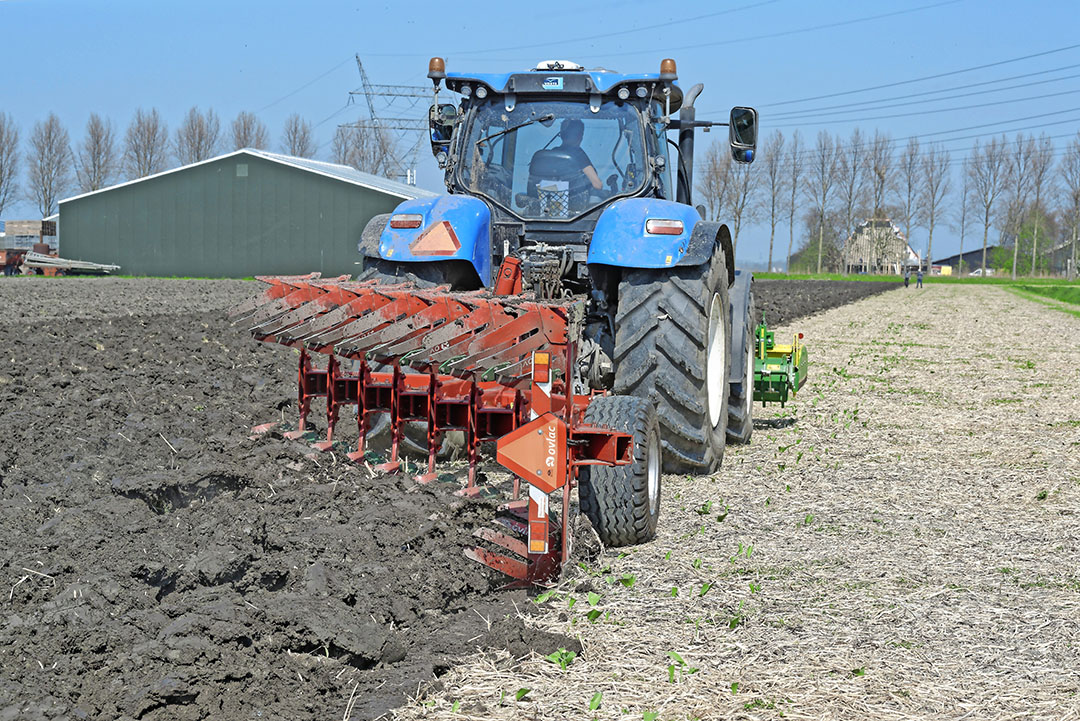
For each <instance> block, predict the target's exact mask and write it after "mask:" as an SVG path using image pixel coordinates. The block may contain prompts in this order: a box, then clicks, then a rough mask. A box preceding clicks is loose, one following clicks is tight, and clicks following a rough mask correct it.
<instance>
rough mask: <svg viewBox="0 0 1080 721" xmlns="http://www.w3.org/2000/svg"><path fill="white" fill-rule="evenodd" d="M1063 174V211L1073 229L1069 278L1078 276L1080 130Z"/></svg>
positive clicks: (1062, 161)
mask: <svg viewBox="0 0 1080 721" xmlns="http://www.w3.org/2000/svg"><path fill="white" fill-rule="evenodd" d="M1058 173H1059V174H1060V176H1061V186H1062V187H1061V189H1062V200H1063V201H1064V202H1063V206H1064V208H1063V211H1064V214H1065V217H1066V218H1067V222H1068V224H1069V227H1070V228H1071V229H1072V263H1070V264H1069V280H1073V279H1075V278H1076V271H1077V268H1076V244H1077V239H1078V237H1080V132H1078V133H1077V134H1076V137H1075V138H1073V139H1072V141H1071V142H1070V143H1069V148H1068V150H1066V151H1065V157H1063V158H1062V159H1061V167H1060V168H1059V169H1058Z"/></svg>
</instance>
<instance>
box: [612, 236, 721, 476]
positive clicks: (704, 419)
mask: <svg viewBox="0 0 1080 721" xmlns="http://www.w3.org/2000/svg"><path fill="white" fill-rule="evenodd" d="M730 347H731V327H730V312H729V308H728V271H727V258H726V257H725V255H724V251H723V250H722V249H721V248H720V247H717V248H716V249H715V251H714V253H713V256H712V258H711V259H710V260H709V261H708V262H706V263H703V264H701V265H697V266H688V267H676V268H670V269H665V270H630V271H627V272H626V273H625V274H624V275H623V280H622V282H621V283H620V284H619V305H618V310H617V312H616V316H615V364H616V365H615V393H616V394H618V395H632V396H637V397H638V398H641V399H643V400H646V401H648V402H649V403H650V404H652V405H653V406H654V407H655V408H656V415H657V419H658V421H659V424H660V436H661V439H662V441H663V447H664V471H665V472H667V473H712V472H713V471H715V470H716V469H717V468H719V467H720V464H721V462H722V461H723V458H724V443H725V435H726V431H727V419H728V410H727V406H728V393H729V383H728V368H729V359H728V350H729V349H730Z"/></svg>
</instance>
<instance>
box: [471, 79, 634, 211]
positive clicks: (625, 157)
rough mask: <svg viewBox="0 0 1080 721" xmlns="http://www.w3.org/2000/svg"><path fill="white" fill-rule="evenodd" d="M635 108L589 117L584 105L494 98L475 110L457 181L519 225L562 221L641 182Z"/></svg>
mask: <svg viewBox="0 0 1080 721" xmlns="http://www.w3.org/2000/svg"><path fill="white" fill-rule="evenodd" d="M643 138H644V134H643V132H642V129H641V115H640V112H639V110H638V108H637V107H636V106H635V105H634V104H632V103H630V102H623V101H620V100H609V101H607V102H604V103H603V104H602V105H601V106H600V109H599V112H595V113H594V112H592V110H591V109H590V108H589V105H588V103H587V102H584V101H580V102H575V101H569V100H546V99H545V100H542V101H539V100H538V101H535V102H519V103H518V104H517V105H516V107H515V108H514V109H513V110H511V111H509V112H508V111H507V110H506V108H505V106H504V102H503V99H502V98H500V97H494V98H492V99H491V101H489V102H487V103H482V104H479V105H477V106H475V109H474V111H473V117H472V122H471V124H470V126H469V129H468V135H467V137H466V138H465V141H464V145H463V146H462V147H461V157H462V162H461V165H460V170H459V174H460V175H459V180H460V182H461V184H462V185H464V186H465V187H466V188H468V190H469V191H470V192H475V193H478V194H481V195H484V196H487V197H488V198H490V199H491V200H493V201H495V202H496V203H498V204H499V205H501V206H502V207H503V208H505V209H506V210H509V211H510V212H512V213H514V214H515V215H517V216H519V217H521V218H524V219H570V218H574V217H577V216H579V215H581V214H582V213H584V212H586V211H588V210H590V209H592V208H595V207H596V206H597V205H599V204H601V203H603V202H604V201H606V200H607V199H608V198H610V197H612V196H614V195H622V194H632V193H635V192H637V191H638V190H640V189H641V187H642V185H643V184H644V183H645V178H646V173H645V169H646V162H645V150H644V140H643Z"/></svg>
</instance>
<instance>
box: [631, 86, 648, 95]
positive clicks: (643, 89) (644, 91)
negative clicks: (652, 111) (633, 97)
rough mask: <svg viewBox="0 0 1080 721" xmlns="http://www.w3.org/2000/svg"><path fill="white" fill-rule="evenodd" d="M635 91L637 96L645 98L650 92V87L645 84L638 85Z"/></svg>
mask: <svg viewBox="0 0 1080 721" xmlns="http://www.w3.org/2000/svg"><path fill="white" fill-rule="evenodd" d="M634 92H636V93H637V96H638V97H639V98H644V97H645V96H646V95H648V94H649V89H648V88H647V87H645V86H644V85H638V86H637V90H636V91H634Z"/></svg>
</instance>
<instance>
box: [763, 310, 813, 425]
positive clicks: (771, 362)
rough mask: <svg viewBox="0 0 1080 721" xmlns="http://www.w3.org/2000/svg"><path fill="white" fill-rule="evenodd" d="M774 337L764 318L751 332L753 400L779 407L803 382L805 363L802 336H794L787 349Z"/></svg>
mask: <svg viewBox="0 0 1080 721" xmlns="http://www.w3.org/2000/svg"><path fill="white" fill-rule="evenodd" d="M774 336H775V334H774V333H773V332H772V331H771V330H769V328H768V326H767V325H766V324H765V320H764V318H763V319H762V321H761V325H759V326H758V327H757V328H755V329H754V400H755V401H761V403H762V405H768V404H770V403H779V404H780V405H781V406H783V405H784V404H785V403H787V402H788V397H789V396H790V397H791V398H794V397H795V394H796V393H798V392H799V390H800V389H801V388H802V387H803V384H804V383H805V382H806V367H807V365H808V364H809V361H808V360H807V356H806V347H805V346H804V345H803V344H802V343H801V342H800V341H801V340H802V337H803V334H802V333H796V334H795V337H794V338H793V339H792V342H791V345H781V344H779V343H777V342H776V339H775V337H774Z"/></svg>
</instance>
